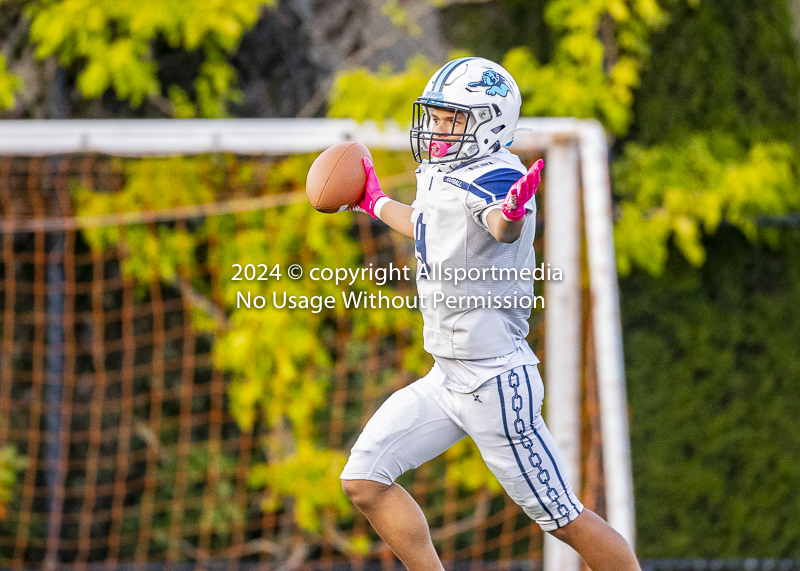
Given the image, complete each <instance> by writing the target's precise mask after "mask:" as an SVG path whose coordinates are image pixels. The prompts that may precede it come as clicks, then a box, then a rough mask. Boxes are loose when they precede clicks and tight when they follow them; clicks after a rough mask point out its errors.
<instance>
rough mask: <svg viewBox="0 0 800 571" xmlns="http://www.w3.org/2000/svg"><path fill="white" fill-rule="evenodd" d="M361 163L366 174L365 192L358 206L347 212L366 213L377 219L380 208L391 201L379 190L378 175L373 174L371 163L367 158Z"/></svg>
mask: <svg viewBox="0 0 800 571" xmlns="http://www.w3.org/2000/svg"><path fill="white" fill-rule="evenodd" d="M361 162H362V163H363V164H364V171H365V172H366V173H367V188H366V192H365V193H364V196H363V198H361V200H360V201H359V202H358V204H355V205H354V206H351V207H350V208H348V210H353V211H355V212H366V213H367V214H369V215H370V216H372V217H373V218H376V219H379V218H380V211H381V208H383V205H384V204H386V203H387V202H388V201H389V200H391V199H390V198H389V197H388V196H386V193H384V192H383V190H382V189H381V183H380V181H379V180H378V175H376V174H375V167H374V166H373V165H372V162H371V161H370V160H369V159H368V158H367V157H364V158H363V159H361Z"/></svg>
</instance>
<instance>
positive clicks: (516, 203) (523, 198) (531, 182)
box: [365, 159, 544, 222]
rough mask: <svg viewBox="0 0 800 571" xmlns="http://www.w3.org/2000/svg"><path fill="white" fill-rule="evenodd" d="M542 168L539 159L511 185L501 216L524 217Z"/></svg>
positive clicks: (511, 219)
mask: <svg viewBox="0 0 800 571" xmlns="http://www.w3.org/2000/svg"><path fill="white" fill-rule="evenodd" d="M365 160H366V159H365ZM543 168H544V161H543V160H542V159H539V160H538V161H536V162H535V163H533V166H532V167H531V168H530V169H528V172H527V173H526V174H525V175H524V176H523V177H522V178H521V179H519V180H518V181H517V182H515V183H514V184H513V185H511V190H509V191H508V194H507V195H506V198H505V200H503V218H505V219H506V220H508V221H510V222H514V221H516V220H522V219H523V218H524V217H525V204H526V203H527V202H528V201H529V200H530V199H531V197H533V195H534V194H536V189H537V188H538V187H539V182H540V181H541V178H542V177H541V175H540V174H539V173H540V172H541V170H542V169H543Z"/></svg>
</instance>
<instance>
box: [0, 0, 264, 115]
mask: <svg viewBox="0 0 800 571" xmlns="http://www.w3.org/2000/svg"><path fill="white" fill-rule="evenodd" d="M12 1H13V0H2V2H0V6H1V5H2V4H4V3H6V4H7V3H10V2H12ZM20 1H22V2H23V5H24V10H25V15H26V17H27V18H28V19H29V20H30V41H31V42H33V43H35V44H36V46H37V47H36V57H37V58H39V59H45V58H48V57H56V58H58V60H59V61H60V63H61V64H62V65H64V66H76V67H77V68H78V69H79V72H78V75H77V86H78V89H79V90H80V91H81V93H82V94H83V96H84V97H85V98H87V99H92V98H97V97H100V96H101V95H103V94H104V93H105V92H106V91H107V90H113V92H114V93H115V94H116V96H117V97H118V98H120V99H122V100H126V101H128V102H129V103H130V104H131V105H132V106H134V107H138V106H139V105H141V103H142V102H143V101H144V99H145V98H147V97H161V96H162V95H166V96H168V97H169V100H170V101H171V103H172V106H173V109H174V115H175V116H177V117H193V116H201V117H223V116H225V115H226V111H225V108H226V104H227V103H228V102H231V101H238V100H239V97H240V94H239V92H238V91H237V90H236V88H235V81H234V80H235V78H236V72H235V70H234V68H233V66H232V65H231V63H230V61H229V60H230V57H231V56H232V55H233V54H234V53H235V51H236V48H237V47H238V45H239V41H240V40H241V38H242V35H243V34H244V33H245V32H246V31H247V30H248V29H249V28H250V27H252V26H253V25H254V24H255V23H256V21H257V20H258V16H259V14H260V11H261V10H262V8H263V7H265V6H270V5H273V4H274V3H275V1H274V0H230V1H228V2H205V1H202V0H191V1H185V0H172V1H166V2H165V1H161V0H144V1H140V2H117V1H114V0H58V1H55V2H45V1H40V0H20ZM156 40H163V41H165V42H166V43H167V44H168V45H169V46H170V48H172V49H180V50H184V51H186V52H197V53H199V54H202V64H201V65H200V67H199V71H198V74H197V77H196V78H195V79H194V82H193V89H192V91H193V92H192V93H187V92H186V91H185V90H183V89H181V88H180V87H179V86H177V85H161V83H160V82H159V78H158V76H157V73H158V69H157V66H156V64H155V62H154V58H153V47H154V43H155V41H156ZM17 88H18V80H16V79H14V78H13V77H10V76H9V75H8V73H7V71H6V69H5V61H4V60H2V59H0V108H8V107H10V106H11V105H12V104H13V97H12V95H13V91H14V90H15V89H17ZM162 92H164V93H162Z"/></svg>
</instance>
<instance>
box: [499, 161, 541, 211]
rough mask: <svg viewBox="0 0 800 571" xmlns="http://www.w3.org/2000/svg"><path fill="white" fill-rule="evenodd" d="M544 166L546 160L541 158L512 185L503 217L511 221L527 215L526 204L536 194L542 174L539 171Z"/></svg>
mask: <svg viewBox="0 0 800 571" xmlns="http://www.w3.org/2000/svg"><path fill="white" fill-rule="evenodd" d="M543 168H544V161H543V160H542V159H539V160H538V161H536V162H535V163H533V166H532V167H531V168H530V169H528V172H527V174H525V175H524V176H523V177H522V178H521V179H519V180H518V181H517V182H515V183H514V184H513V185H511V190H509V191H508V194H507V195H506V198H505V200H504V201H503V217H504V218H505V219H506V220H508V221H510V222H513V221H516V220H522V219H523V218H524V217H525V204H526V203H527V202H528V201H529V200H530V199H531V197H532V196H533V195H534V194H536V189H537V188H538V187H539V181H540V180H541V178H542V177H541V176H540V175H539V171H541V170H542V169H543Z"/></svg>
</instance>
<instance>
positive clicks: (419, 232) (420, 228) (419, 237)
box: [414, 212, 431, 279]
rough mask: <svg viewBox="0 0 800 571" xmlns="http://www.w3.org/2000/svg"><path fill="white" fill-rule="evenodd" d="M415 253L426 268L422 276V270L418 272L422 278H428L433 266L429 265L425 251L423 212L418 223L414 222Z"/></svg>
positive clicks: (418, 218)
mask: <svg viewBox="0 0 800 571" xmlns="http://www.w3.org/2000/svg"><path fill="white" fill-rule="evenodd" d="M414 250H415V252H414V255H415V256H416V258H417V259H418V260H419V263H420V264H422V265H423V267H424V268H425V273H424V274H422V275H421V276H420V273H421V272H419V271H418V272H417V275H418V277H420V279H426V277H427V275H428V274H430V272H431V268H430V266H428V259H427V258H428V256H427V253H426V252H425V223H424V222H423V221H422V212H420V213H419V216H418V217H417V223H416V224H414Z"/></svg>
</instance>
